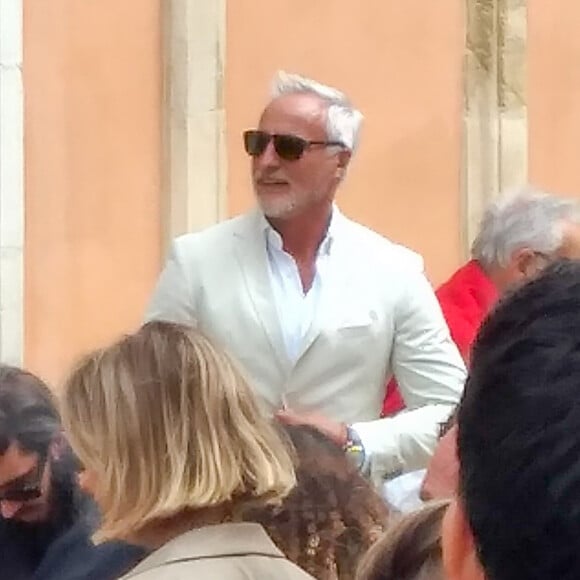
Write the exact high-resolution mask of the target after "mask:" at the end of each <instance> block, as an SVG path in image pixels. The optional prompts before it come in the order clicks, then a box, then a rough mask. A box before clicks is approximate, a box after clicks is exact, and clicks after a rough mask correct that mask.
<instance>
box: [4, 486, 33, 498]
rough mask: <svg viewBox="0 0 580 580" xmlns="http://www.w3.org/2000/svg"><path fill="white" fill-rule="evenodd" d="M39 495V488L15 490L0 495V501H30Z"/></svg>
mask: <svg viewBox="0 0 580 580" xmlns="http://www.w3.org/2000/svg"><path fill="white" fill-rule="evenodd" d="M40 495H41V491H40V488H39V487H34V488H30V489H15V490H11V491H6V492H4V493H2V494H0V501H31V500H33V499H38V498H39V497H40Z"/></svg>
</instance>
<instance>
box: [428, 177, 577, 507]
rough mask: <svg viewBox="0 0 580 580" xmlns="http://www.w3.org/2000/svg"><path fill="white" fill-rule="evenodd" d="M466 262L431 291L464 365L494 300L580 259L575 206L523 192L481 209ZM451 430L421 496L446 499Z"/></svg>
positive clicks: (452, 460) (450, 486)
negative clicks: (562, 263)
mask: <svg viewBox="0 0 580 580" xmlns="http://www.w3.org/2000/svg"><path fill="white" fill-rule="evenodd" d="M471 254H472V260H471V261H470V262H468V263H467V264H465V265H464V266H462V267H461V268H460V269H459V270H457V272H455V274H453V276H452V277H451V278H450V279H449V280H448V281H447V282H446V283H445V284H443V285H442V286H441V287H440V288H439V289H438V290H437V297H438V299H439V302H440V304H441V308H442V310H443V314H444V315H445V318H446V320H447V323H448V325H449V329H450V331H451V336H452V337H453V339H454V341H455V342H456V344H457V346H458V347H459V350H460V351H461V353H462V355H463V356H464V358H465V360H466V362H467V363H469V359H470V354H471V346H472V344H473V342H474V340H475V338H476V335H477V333H478V332H479V328H480V326H481V324H482V322H483V321H484V319H485V318H486V316H487V314H488V313H489V311H490V309H491V308H492V307H493V306H494V304H495V302H496V301H497V299H498V297H499V296H501V295H502V294H504V293H505V292H507V291H509V290H513V289H515V288H517V287H518V286H520V285H522V284H523V283H524V282H526V281H527V280H529V279H531V278H533V277H535V276H536V275H537V274H538V273H539V272H540V271H541V270H543V269H544V268H545V267H546V266H547V265H549V264H550V263H552V262H554V261H556V260H558V259H562V258H565V259H572V260H577V259H580V204H579V203H578V201H577V200H575V199H569V198H561V197H557V196H554V195H549V194H547V193H544V192H542V191H539V190H536V189H534V188H532V187H529V186H527V187H523V188H520V189H518V190H515V191H512V192H509V193H507V194H505V195H503V196H501V197H499V198H497V199H496V200H494V201H493V202H492V203H491V204H490V205H489V206H488V208H487V209H486V211H485V213H484V215H483V218H482V220H481V225H480V229H479V233H478V235H477V237H476V239H475V241H474V243H473V246H472V251H471ZM455 440H456V430H455V428H452V429H451V430H450V431H449V433H447V434H446V435H445V436H444V437H443V438H442V440H441V442H440V444H439V445H438V447H437V450H436V453H435V456H434V457H433V459H432V462H431V465H430V466H429V470H428V472H427V477H426V479H425V482H424V484H423V496H424V497H426V498H430V499H431V498H440V497H449V496H451V495H452V494H453V493H454V491H455V488H456V483H457V461H456V453H455Z"/></svg>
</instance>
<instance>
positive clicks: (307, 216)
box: [268, 204, 332, 263]
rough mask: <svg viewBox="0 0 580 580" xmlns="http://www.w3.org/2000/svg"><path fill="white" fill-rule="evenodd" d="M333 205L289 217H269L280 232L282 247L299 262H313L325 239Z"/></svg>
mask: <svg viewBox="0 0 580 580" xmlns="http://www.w3.org/2000/svg"><path fill="white" fill-rule="evenodd" d="M331 216H332V205H330V204H324V205H323V206H317V207H314V208H309V210H308V212H306V213H304V214H301V215H298V216H296V217H292V218H289V219H276V218H268V221H269V222H270V225H271V226H272V227H273V228H274V229H275V230H276V231H277V232H278V233H279V234H280V237H281V238H282V247H283V249H284V251H285V252H287V253H288V254H290V255H291V256H292V257H293V258H294V259H295V260H296V261H297V262H299V263H313V262H314V260H315V259H316V253H317V252H318V247H319V246H320V244H321V243H322V240H324V237H325V236H326V232H327V230H328V226H329V224H330V219H331Z"/></svg>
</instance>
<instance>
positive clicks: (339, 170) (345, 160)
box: [336, 149, 352, 181]
mask: <svg viewBox="0 0 580 580" xmlns="http://www.w3.org/2000/svg"><path fill="white" fill-rule="evenodd" d="M337 157H338V164H337V166H336V177H337V178H338V180H339V181H342V180H343V179H344V176H345V175H346V169H347V167H348V164H349V161H350V158H351V157H352V153H351V152H350V151H349V150H348V149H341V150H340V151H339V152H338V153H337Z"/></svg>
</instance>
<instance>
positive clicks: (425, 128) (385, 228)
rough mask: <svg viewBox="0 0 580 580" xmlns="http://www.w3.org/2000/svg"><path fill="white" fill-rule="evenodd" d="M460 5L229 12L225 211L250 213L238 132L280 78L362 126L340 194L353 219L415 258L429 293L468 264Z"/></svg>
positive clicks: (389, 2) (295, 1)
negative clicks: (334, 99)
mask: <svg viewBox="0 0 580 580" xmlns="http://www.w3.org/2000/svg"><path fill="white" fill-rule="evenodd" d="M463 4H464V3H463V2H462V0H437V2H425V0H406V1H405V2H401V0H365V1H364V2H363V3H360V2H359V3H353V2H349V1H347V0H319V1H316V2H313V1H312V0H279V1H277V2H263V1H262V0H244V1H243V2H228V3H227V49H226V69H225V70H226V76H225V103H226V107H225V108H226V127H227V158H228V166H229V167H228V202H229V206H228V210H229V213H230V214H235V213H238V212H240V211H243V210H245V209H246V208H247V207H249V206H250V205H251V204H252V203H253V200H252V191H251V187H250V182H249V165H248V160H247V158H246V156H245V153H244V152H243V149H242V144H241V137H240V134H241V132H242V131H243V130H244V129H246V128H248V127H252V126H254V125H255V124H256V123H257V120H258V116H259V114H260V111H261V108H262V107H263V106H264V103H265V102H266V99H267V97H268V89H269V84H270V80H271V78H272V75H273V74H274V73H275V71H276V70H277V69H279V68H283V69H286V70H289V71H293V72H300V73H303V74H305V75H308V76H312V77H314V78H317V79H319V80H321V81H323V82H327V83H329V84H333V85H336V86H338V87H340V88H342V89H344V90H345V91H346V92H347V93H348V94H349V95H350V96H351V98H352V100H353V101H354V102H355V104H356V105H357V106H358V107H359V108H360V109H361V110H362V111H363V113H364V114H365V117H366V120H365V124H364V127H363V132H362V140H361V146H360V150H359V152H358V153H357V156H356V157H355V159H354V161H353V164H352V168H351V172H350V174H349V176H348V178H347V181H346V183H345V185H344V189H343V190H342V192H341V193H340V196H339V203H340V205H341V206H342V208H343V209H344V210H345V212H346V213H347V214H348V215H350V216H352V217H353V218H355V219H357V220H360V221H361V222H363V223H365V224H368V225H369V226H371V227H372V228H374V229H376V230H377V231H379V232H381V233H383V234H385V235H387V236H389V237H391V238H393V239H395V240H397V241H400V242H402V243H404V244H406V245H408V246H410V247H412V248H414V249H415V250H417V251H419V252H421V253H422V254H423V255H424V257H425V260H426V264H427V269H428V272H429V274H430V276H431V278H432V280H433V281H434V282H439V281H441V280H442V279H443V278H444V277H446V276H447V275H448V274H449V272H451V271H452V270H453V269H454V268H455V267H456V266H457V265H458V264H459V263H460V261H461V259H462V258H463V249H462V240H461V228H460V226H459V224H460V219H461V211H462V208H461V195H462V191H461V163H462V149H461V142H462V107H463V85H462V64H463V51H464V45H465V35H464V25H463V17H464V14H463Z"/></svg>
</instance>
